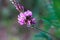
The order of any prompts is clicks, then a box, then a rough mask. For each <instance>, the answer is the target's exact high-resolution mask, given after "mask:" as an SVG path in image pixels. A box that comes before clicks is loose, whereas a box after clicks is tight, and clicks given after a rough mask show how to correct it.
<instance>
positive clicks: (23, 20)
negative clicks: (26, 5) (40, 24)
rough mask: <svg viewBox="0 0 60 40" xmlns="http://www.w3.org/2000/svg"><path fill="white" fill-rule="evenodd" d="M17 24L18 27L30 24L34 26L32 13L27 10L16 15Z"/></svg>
mask: <svg viewBox="0 0 60 40" xmlns="http://www.w3.org/2000/svg"><path fill="white" fill-rule="evenodd" d="M18 23H19V24H20V25H24V24H27V25H31V24H35V18H33V17H32V12H31V11H30V10H27V11H25V12H23V13H22V12H21V13H20V14H19V15H18Z"/></svg>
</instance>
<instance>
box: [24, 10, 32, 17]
mask: <svg viewBox="0 0 60 40" xmlns="http://www.w3.org/2000/svg"><path fill="white" fill-rule="evenodd" d="M24 15H25V16H32V12H31V11H29V10H27V11H26V12H24Z"/></svg>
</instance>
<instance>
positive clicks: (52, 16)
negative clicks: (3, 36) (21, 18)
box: [0, 0, 60, 40]
mask: <svg viewBox="0 0 60 40" xmlns="http://www.w3.org/2000/svg"><path fill="white" fill-rule="evenodd" d="M17 1H19V3H20V4H22V5H23V6H24V8H25V9H27V10H31V11H32V13H33V17H35V18H36V21H37V23H36V24H35V25H33V26H34V27H38V28H41V29H42V30H44V31H45V32H48V33H50V34H53V35H54V36H56V37H57V38H60V0H17ZM25 11H26V10H25ZM18 14H19V12H18V11H17V10H16V9H15V7H14V5H13V4H12V3H11V2H10V1H9V0H0V28H4V29H6V30H5V32H6V33H7V35H8V37H9V39H8V40H58V39H56V38H55V37H53V36H51V35H50V34H47V33H45V32H43V31H39V30H36V29H33V28H27V27H26V26H25V25H24V26H20V25H19V24H18V23H17V16H18ZM4 29H1V31H2V30H4ZM25 35H26V36H28V38H25Z"/></svg>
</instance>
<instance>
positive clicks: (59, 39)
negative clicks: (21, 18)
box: [33, 27, 60, 40]
mask: <svg viewBox="0 0 60 40" xmlns="http://www.w3.org/2000/svg"><path fill="white" fill-rule="evenodd" d="M33 28H34V29H37V30H39V31H42V32H45V33H47V34H49V35H50V36H52V37H54V38H55V39H57V40H60V38H58V37H56V36H55V35H52V34H50V33H48V32H46V31H44V30H42V29H40V28H37V27H33Z"/></svg>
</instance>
